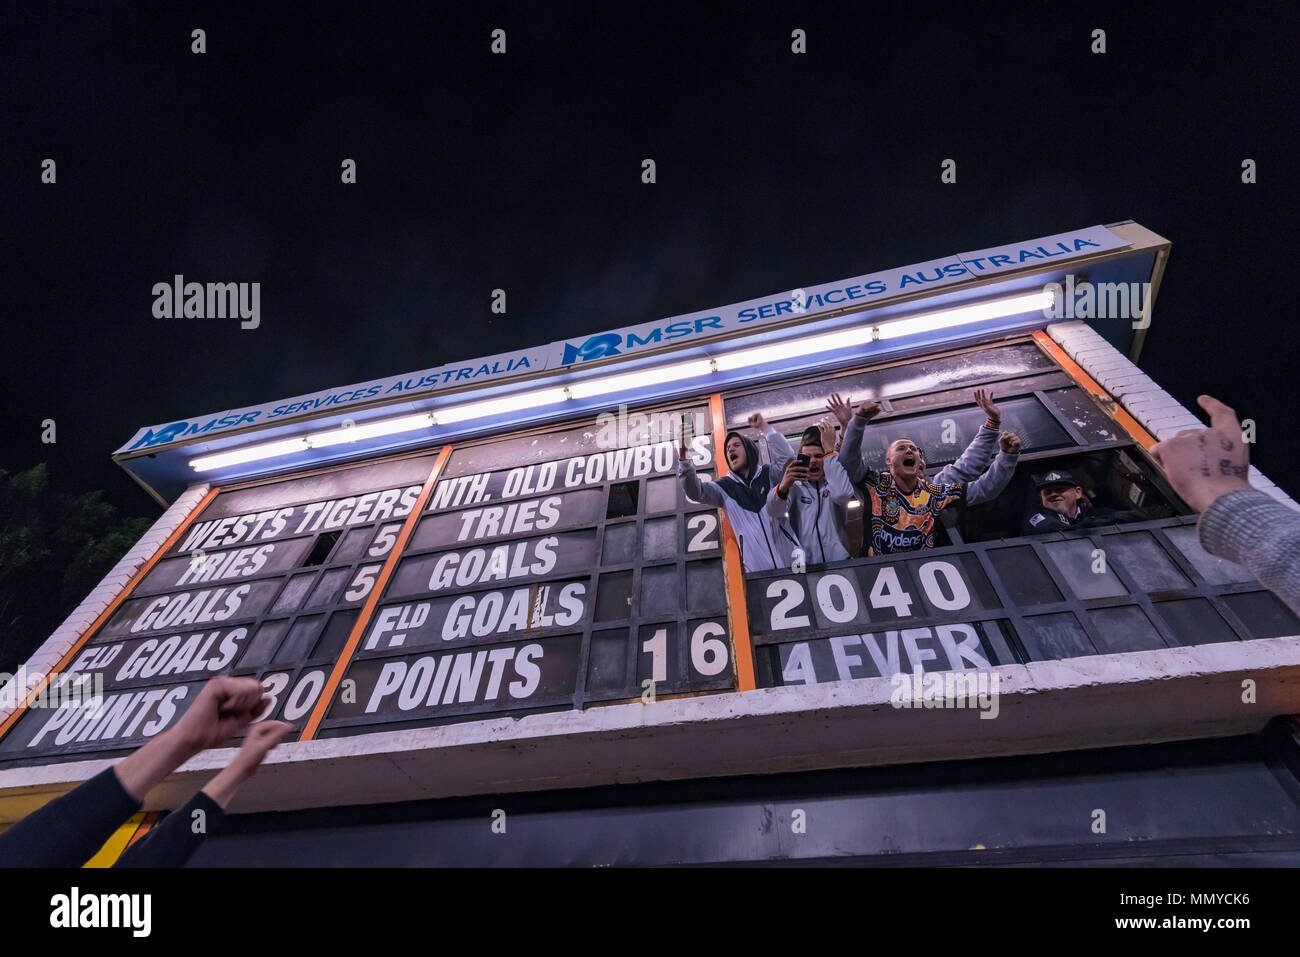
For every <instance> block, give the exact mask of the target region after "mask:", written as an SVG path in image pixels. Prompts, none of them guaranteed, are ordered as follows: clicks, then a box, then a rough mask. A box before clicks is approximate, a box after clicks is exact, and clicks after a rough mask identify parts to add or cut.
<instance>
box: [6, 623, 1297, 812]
mask: <svg viewBox="0 0 1300 957" xmlns="http://www.w3.org/2000/svg"><path fill="white" fill-rule="evenodd" d="M995 671H996V672H997V674H998V676H999V685H1000V696H999V699H998V705H999V716H998V717H997V718H996V719H992V720H989V719H985V718H980V717H979V712H978V711H973V710H969V709H934V710H917V709H896V708H894V707H893V706H892V705H891V704H890V695H891V693H892V691H893V686H892V683H891V682H890V681H889V680H888V679H883V678H863V679H857V680H853V681H840V682H832V683H827V684H820V685H812V686H808V687H804V686H794V687H785V688H767V689H761V690H758V691H749V692H743V693H729V694H718V695H705V696H701V697H697V698H678V699H673V700H668V701H659V702H656V703H654V704H651V705H643V704H641V703H640V702H637V703H635V704H623V705H614V706H609V707H603V708H591V709H589V710H587V711H573V712H556V713H552V714H543V715H530V716H527V717H524V718H520V719H512V718H505V719H496V720H491V721H478V722H468V723H464V724H453V725H443V726H440V727H434V728H421V729H417V730H411V731H390V732H382V733H375V734H368V735H358V736H355V737H348V738H327V739H323V740H318V741H309V742H305V743H296V744H288V745H281V746H280V747H279V748H277V749H276V750H275V751H274V752H273V753H272V754H271V755H270V757H269V758H268V760H267V762H266V764H265V765H264V766H263V767H262V769H261V770H260V771H259V772H258V774H257V776H256V777H254V778H253V779H252V780H251V781H249V782H248V783H247V784H246V785H245V786H244V788H243V790H242V791H241V792H240V794H239V795H238V797H237V798H236V800H235V803H234V804H233V806H232V808H231V811H232V813H248V812H254V811H267V810H291V809H296V808H308V807H322V806H336V805H346V804H373V803H384V802H391V801H409V800H418V799H427V798H441V797H451V796H465V795H475V794H496V793H512V792H521V791H539V790H548V789H555V788H574V787H594V786H598V785H608V784H627V783H633V782H643V781H668V780H680V779H688V778H698V777H720V776H732V775H739V774H758V773H776V772H782V771H800V770H814V769H823V768H840V767H865V766H871V765H891V764H905V763H912V762H918V761H942V760H952V759H963V758H978V757H989V756H996V755H1011V754H1035V753H1047V752H1055V751H1064V750H1073V749H1079V748H1095V747H1110V746H1116V745H1129V744H1144V743H1150V742H1158V741H1175V740H1187V739H1192V738H1200V737H1218V736H1225V735H1233V734H1242V733H1248V732H1254V731H1257V730H1259V729H1260V728H1262V727H1263V726H1264V724H1266V723H1267V722H1268V720H1269V719H1270V718H1272V717H1273V716H1275V715H1283V714H1293V713H1296V712H1298V711H1300V637H1288V638H1268V639H1260V640H1255V641H1245V642H1223V643H1219V644H1210V645H1197V646H1193V647H1188V648H1167V649H1160V650H1157V651H1140V652H1128V653H1125V654H1117V655H1098V656H1091V657H1086V658H1071V659H1068V660H1065V661H1044V662H1033V663H1030V664H1028V665H1004V666H1001V667H998V668H997V669H995ZM1247 679H1250V680H1252V681H1253V682H1254V683H1255V689H1256V690H1255V695H1256V702H1255V703H1253V704H1247V703H1243V701H1242V694H1243V690H1242V686H1243V682H1244V681H1245V680H1247ZM233 755H234V751H233V750H231V749H223V750H219V751H209V752H206V753H205V754H202V755H199V756H198V757H196V758H195V759H193V760H192V761H190V762H188V763H187V764H186V765H184V766H183V767H182V768H181V769H180V770H179V771H177V772H176V773H174V774H173V775H172V776H171V777H170V778H168V780H167V781H165V782H164V783H163V784H161V785H160V786H159V787H157V788H155V789H154V791H153V792H151V793H150V795H149V797H148V800H147V801H146V804H145V807H146V809H148V810H157V809H162V808H173V809H174V808H177V807H180V806H181V805H182V804H184V803H185V802H186V801H187V800H189V798H190V796H191V795H192V794H193V793H194V792H195V791H197V790H198V789H199V788H200V787H202V785H203V784H204V783H205V782H206V781H207V780H208V779H209V778H210V777H211V776H212V775H213V773H215V771H216V769H218V768H220V767H222V766H224V765H225V763H226V762H227V761H229V760H230V758H231V757H232V756H233ZM111 763H112V762H109V761H104V760H96V761H83V762H76V763H65V764H48V765H44V766H41V767H33V768H16V769H12V770H7V771H0V823H7V822H12V821H14V820H17V819H19V818H21V817H22V816H23V815H24V814H26V813H28V812H30V811H31V810H33V809H35V808H36V807H38V806H40V805H41V804H44V803H45V802H46V801H48V800H50V799H51V798H52V797H55V796H57V795H59V794H62V793H65V792H66V791H69V790H71V789H72V788H74V787H76V786H77V785H78V784H80V783H81V782H82V781H85V780H87V779H88V778H90V777H92V776H93V775H94V774H96V773H98V772H99V771H100V770H102V769H103V768H105V767H108V766H109V765H110V764H111Z"/></svg>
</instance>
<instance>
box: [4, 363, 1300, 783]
mask: <svg viewBox="0 0 1300 957" xmlns="http://www.w3.org/2000/svg"><path fill="white" fill-rule="evenodd" d="M980 385H985V386H990V387H991V385H996V387H997V391H998V402H999V404H1000V407H1001V408H1002V410H1003V411H1004V413H1005V416H1004V423H1006V426H1007V427H1008V428H1015V429H1016V430H1017V431H1018V432H1019V434H1020V435H1021V436H1022V438H1023V445H1024V449H1025V451H1024V453H1023V454H1022V459H1021V466H1022V468H1021V471H1022V472H1023V473H1027V472H1028V471H1030V470H1034V469H1038V468H1041V467H1045V466H1047V465H1048V464H1052V463H1056V462H1058V461H1065V462H1069V463H1077V464H1079V465H1083V466H1085V467H1091V468H1092V469H1093V472H1094V474H1095V475H1098V476H1103V477H1104V476H1105V475H1115V474H1118V475H1120V476H1121V477H1122V476H1124V475H1128V474H1130V473H1134V472H1136V471H1139V469H1140V467H1139V466H1138V465H1137V461H1138V460H1137V459H1135V458H1134V457H1133V456H1137V455H1138V452H1137V450H1136V449H1135V448H1134V446H1133V445H1132V442H1131V440H1129V439H1126V438H1123V437H1121V435H1120V433H1119V429H1118V426H1117V425H1116V424H1115V422H1114V421H1113V420H1112V419H1111V418H1110V416H1109V414H1108V413H1107V412H1106V411H1105V410H1104V409H1103V408H1102V407H1100V406H1098V405H1097V403H1095V402H1093V400H1092V399H1091V398H1088V397H1087V396H1086V395H1083V394H1082V393H1081V391H1080V389H1079V387H1078V385H1077V383H1075V382H1074V380H1073V379H1071V377H1070V375H1069V374H1067V372H1066V371H1065V370H1063V369H1062V368H1061V367H1060V366H1058V365H1057V364H1056V362H1055V361H1054V360H1053V359H1052V358H1051V357H1050V356H1049V355H1047V354H1046V353H1044V352H1043V351H1042V350H1041V349H1040V348H1039V347H1038V346H1037V345H1035V344H1034V343H1033V342H1032V341H1018V342H1011V343H997V344H992V345H986V346H977V347H973V348H964V349H959V350H955V351H953V352H952V353H951V354H944V355H927V356H925V357H922V358H920V359H908V360H905V361H899V362H896V363H892V364H886V365H884V366H881V367H878V368H877V367H872V368H867V369H865V370H862V369H853V370H848V371H844V372H842V373H836V374H834V375H829V376H825V377H821V378H817V377H810V378H804V379H798V380H797V381H790V380H786V381H780V382H776V383H773V384H769V385H764V386H761V387H758V388H755V389H749V390H737V391H736V392H734V393H729V394H725V395H724V394H719V395H713V396H709V397H708V398H707V399H706V398H705V397H698V398H687V399H682V400H678V401H676V402H672V403H664V404H662V405H660V406H658V407H650V408H646V409H642V410H637V411H636V412H634V413H632V414H628V412H627V410H626V408H625V407H623V406H619V408H618V414H617V415H612V414H610V413H601V414H600V415H598V416H596V417H595V421H594V422H593V421H590V420H589V421H587V422H583V423H569V424H562V425H554V426H548V427H542V428H537V429H533V430H530V431H517V432H507V433H504V434H497V435H491V436H488V437H485V438H481V439H477V440H473V441H468V442H464V443H457V444H455V445H454V446H446V447H443V448H441V449H427V448H426V449H421V450H417V451H412V452H407V453H405V454H402V455H392V456H386V457H375V458H372V459H368V460H362V461H360V462H354V463H350V464H347V465H342V466H336V467H332V468H320V469H316V470H314V471H301V472H298V473H296V474H289V475H286V476H283V477H279V478H267V479H261V480H258V481H256V482H249V483H246V484H243V485H234V486H229V487H222V488H218V489H216V490H215V491H212V492H209V494H208V496H207V497H206V498H205V499H204V500H203V502H202V503H201V505H200V506H199V508H198V509H197V511H196V513H195V514H193V515H191V516H190V517H188V518H187V520H186V521H185V522H184V523H183V524H182V525H181V527H180V528H179V529H178V530H177V531H176V532H175V533H174V534H173V536H172V537H171V538H170V539H169V544H168V546H167V548H166V550H165V552H164V553H163V554H161V555H159V556H156V557H155V558H154V559H153V560H152V561H151V563H150V564H147V565H146V566H145V568H144V570H143V571H142V572H140V573H139V574H138V575H137V578H136V580H135V581H134V582H133V584H132V585H131V586H130V588H129V590H128V591H127V592H126V593H124V594H122V595H120V596H119V597H118V598H117V600H116V603H115V604H114V605H112V606H111V608H112V611H111V613H110V614H108V615H107V617H106V619H105V620H104V621H102V622H101V623H99V624H98V626H97V628H96V629H95V630H93V631H92V632H90V633H89V634H87V635H86V636H85V638H84V639H83V641H82V642H81V643H80V644H79V645H78V646H76V648H75V650H74V651H73V652H72V653H71V657H70V658H69V659H68V664H67V669H66V673H65V676H64V677H63V678H62V679H61V680H63V682H64V683H66V682H67V681H69V680H70V681H73V682H77V681H80V682H82V683H83V686H84V687H87V688H93V689H94V690H95V691H96V693H98V695H99V698H98V699H94V698H91V701H92V703H93V702H95V701H96V700H97V703H98V705H99V706H98V707H97V708H93V709H92V708H87V707H84V706H79V705H80V702H78V701H77V700H76V699H74V700H73V701H71V702H67V703H63V704H62V705H60V706H56V707H48V706H45V707H33V708H30V709H28V710H25V711H22V712H20V713H19V715H18V717H17V719H16V721H14V722H12V723H11V724H10V727H9V730H8V732H7V733H6V734H4V736H3V737H0V767H3V766H6V765H12V764H20V763H28V764H31V763H44V762H49V761H63V760H73V759H77V758H81V757H86V756H93V755H115V754H120V753H122V752H124V751H127V750H129V749H133V748H135V747H137V746H139V745H140V744H141V743H143V742H144V741H145V740H147V739H148V738H150V737H152V736H154V735H156V734H158V733H159V732H160V731H162V730H163V729H165V728H167V727H168V726H170V725H171V724H172V723H174V722H175V720H176V719H177V717H178V716H179V715H180V714H182V713H183V712H184V710H185V709H186V708H187V707H188V706H189V705H190V704H191V703H192V702H193V700H194V698H195V696H196V694H197V691H198V689H199V688H200V687H201V686H202V684H203V683H204V682H206V681H207V680H208V679H210V678H211V677H213V676H215V675H221V674H232V675H240V676H251V677H254V678H256V679H258V680H259V681H260V682H261V683H262V685H263V687H264V688H265V691H266V695H267V697H268V698H269V700H270V704H269V707H268V708H267V710H266V712H265V714H264V715H263V718H264V719H266V718H276V719H280V720H284V721H288V722H291V723H293V724H295V726H296V727H297V728H298V729H299V730H300V731H301V732H302V733H303V735H304V736H314V737H338V736H344V735H354V734H361V733H367V732H374V731H384V730H397V729H405V728H413V727H421V726H429V725H436V724H444V723H450V722H458V721H472V720H481V719H485V718H495V717H521V716H524V715H528V714H532V713H538V712H546V711H562V710H571V709H583V708H588V707H592V706H596V705H600V704H602V703H614V702H620V701H635V700H638V699H642V700H647V699H649V697H650V696H652V695H653V696H656V697H657V696H675V695H691V694H706V693H714V692H719V691H732V690H736V689H738V688H740V687H746V688H749V687H759V688H764V687H775V686H781V685H793V684H805V685H807V684H816V683H822V682H831V681H846V680H854V679H860V678H882V677H892V676H893V675H896V674H898V673H908V674H915V673H916V672H918V671H922V672H927V673H928V672H960V671H972V670H984V669H988V668H992V667H996V666H999V665H1006V664H1013V663H1025V662H1031V661H1037V660H1053V659H1066V658H1071V657H1079V656H1089V655H1100V654H1113V653H1118V652H1127V651H1139V650H1154V649H1160V648H1170V647H1176V646H1179V645H1187V644H1198V643H1205V642H1215V641H1238V640H1246V639H1252V638H1268V637H1276V636H1280V635H1292V634H1295V633H1296V630H1297V629H1300V621H1297V620H1296V618H1295V616H1294V615H1292V614H1291V613H1290V612H1289V611H1288V610H1287V609H1286V607H1285V606H1284V605H1283V604H1282V603H1281V602H1280V601H1279V600H1278V599H1277V598H1276V597H1275V596H1273V595H1272V594H1271V593H1269V592H1267V591H1266V590H1264V589H1263V588H1262V586H1261V585H1260V584H1259V583H1258V582H1256V581H1253V580H1252V579H1251V577H1250V575H1249V574H1248V573H1247V572H1246V571H1245V570H1244V569H1241V568H1238V567H1237V566H1234V565H1231V564H1229V563H1227V562H1224V561H1222V560H1220V559H1216V558H1214V557H1213V556H1210V555H1207V554H1206V553H1205V552H1204V551H1203V550H1201V548H1200V546H1199V543H1198V540H1197V537H1196V527H1195V522H1196V519H1195V517H1194V516H1190V515H1179V514H1177V513H1176V511H1175V509H1173V508H1169V507H1158V508H1157V509H1155V510H1149V513H1150V514H1151V515H1152V516H1153V517H1152V518H1151V519H1150V520H1148V521H1143V522H1135V523H1132V524H1128V525H1124V526H1116V527H1112V528H1101V529H1089V530H1087V531H1086V532H1085V533H1082V534H1077V533H1072V534H1071V535H1068V536H1063V535H1060V534H1056V535H1045V536H1037V537H1034V538H1020V537H1015V536H1017V534H1018V533H1017V531H1016V529H1017V528H1018V527H1019V520H1020V516H1019V514H1018V512H1017V510H1018V508H1019V506H1020V503H1021V499H1023V498H1024V497H1025V496H1026V495H1028V494H1030V493H1031V492H1032V490H1031V489H1030V488H1029V481H1028V475H1027V474H1021V475H1020V479H1019V480H1020V481H1021V490H1020V492H1019V493H1014V492H1010V491H1009V492H1008V493H1006V494H1004V496H1002V498H1001V499H1000V500H999V501H998V502H997V503H995V504H993V505H990V506H987V507H985V508H994V507H996V508H1000V509H1001V510H1002V513H1001V516H1000V517H999V518H997V521H991V520H990V519H989V515H988V514H987V513H986V514H985V515H984V517H983V519H980V518H979V516H976V519H977V521H976V522H975V523H974V524H973V525H972V526H971V529H973V530H974V534H971V535H969V536H968V538H969V540H964V539H963V537H962V536H961V535H954V536H953V538H952V540H953V542H954V544H951V545H947V546H945V547H940V548H934V549H927V550H925V551H924V552H916V553H909V554H905V555H885V556H877V557H868V558H860V559H854V560H849V561H843V562H837V563H832V564H829V565H821V566H812V567H804V566H802V565H801V566H800V568H799V570H795V569H793V568H791V569H776V570H772V571H764V572H756V573H750V574H742V571H741V568H740V564H739V561H738V554H737V552H736V549H735V545H734V543H731V542H729V541H728V539H727V535H728V532H727V530H726V527H725V525H724V522H723V519H722V514H721V512H720V511H719V510H718V509H716V508H714V507H711V506H707V505H702V504H699V503H694V502H691V501H688V500H687V499H686V497H685V493H684V491H683V488H682V483H681V481H680V479H679V478H678V475H677V471H678V459H679V451H678V450H679V443H680V441H681V437H682V436H683V435H685V436H687V437H688V440H687V441H688V454H689V455H690V457H691V460H692V462H693V464H694V466H695V468H696V471H697V474H698V475H699V476H700V478H701V479H702V480H703V481H711V480H712V479H713V478H715V477H716V475H717V473H718V462H717V461H716V455H717V449H716V448H715V444H714V443H715V438H714V436H720V435H721V434H722V430H723V429H725V428H727V427H729V426H730V427H744V423H745V422H746V421H747V419H748V416H749V415H750V414H751V413H752V412H764V413H765V414H771V416H772V418H773V419H774V420H775V421H776V422H777V424H778V426H779V427H780V430H781V431H783V432H784V433H785V434H786V435H787V437H788V436H791V435H794V436H797V435H798V434H799V433H800V432H801V431H802V429H803V427H804V426H805V425H806V424H807V423H808V422H809V421H811V420H812V419H813V418H814V417H816V416H817V415H819V414H821V413H820V410H821V407H822V406H823V405H824V402H825V396H826V395H827V394H829V393H830V392H832V391H839V392H842V393H844V394H849V395H868V394H870V395H879V396H881V397H882V400H883V401H885V402H887V403H888V404H889V406H890V412H889V415H888V419H887V421H886V422H884V423H883V424H880V425H878V426H876V425H873V426H872V432H871V436H870V438H871V441H872V442H873V443H874V446H873V448H874V447H878V450H883V448H884V447H885V444H887V443H886V442H885V440H886V439H888V438H889V437H890V436H891V435H896V434H902V433H901V431H900V430H906V433H907V434H909V435H917V436H921V437H922V438H921V440H922V441H924V442H925V443H926V445H927V447H928V448H930V449H932V450H933V452H934V455H935V458H936V459H943V458H944V457H945V456H946V457H947V459H949V460H951V459H953V458H955V457H956V455H957V453H958V452H960V450H961V448H963V447H964V446H965V443H966V442H967V441H968V440H969V437H970V436H969V434H965V433H973V430H974V429H975V428H977V427H978V423H977V422H976V421H975V420H976V419H978V418H980V417H981V416H982V413H977V412H976V411H974V408H975V407H974V405H973V400H972V398H971V394H972V390H973V389H974V388H975V387H977V386H980ZM963 429H965V433H963ZM949 431H950V432H951V433H952V435H951V436H950V437H948V438H945V437H944V435H945V433H946V432H949ZM761 445H762V443H761V442H760V446H761ZM1062 456H1065V457H1066V458H1064V459H1062V458H1061V457H1062ZM1026 459H1029V460H1030V461H1029V462H1028V464H1027V467H1026ZM1063 467H1068V466H1063ZM1107 470H1108V471H1107ZM1085 471H1086V469H1085ZM1098 484H1100V481H1099V482H1098ZM1125 488H1129V489H1130V490H1131V488H1132V487H1131V486H1129V485H1128V484H1127V483H1125ZM858 515H859V516H860V512H859V513H858ZM981 522H982V524H981ZM997 522H1001V523H1002V524H1001V526H1000V527H1001V529H1002V531H1001V532H999V531H998V528H999V526H998V524H997ZM981 529H982V530H984V534H980V531H981ZM990 530H991V531H992V534H989V533H988V532H989V531H990ZM968 531H969V529H968ZM738 650H739V651H741V652H743V654H739V655H738V653H737V652H738ZM738 659H739V660H740V661H741V662H743V664H742V665H740V666H738ZM751 665H752V670H751ZM742 679H743V680H742Z"/></svg>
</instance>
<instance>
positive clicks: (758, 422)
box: [749, 412, 767, 434]
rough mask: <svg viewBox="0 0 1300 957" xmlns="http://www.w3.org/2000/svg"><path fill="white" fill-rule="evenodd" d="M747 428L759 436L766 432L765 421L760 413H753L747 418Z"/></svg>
mask: <svg viewBox="0 0 1300 957" xmlns="http://www.w3.org/2000/svg"><path fill="white" fill-rule="evenodd" d="M749 427H750V428H751V429H753V430H754V431H756V432H758V433H760V434H761V433H763V432H766V431H767V419H765V418H763V413H762V412H755V413H754V414H753V415H751V416H750V417H749Z"/></svg>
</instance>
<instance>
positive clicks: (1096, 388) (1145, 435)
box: [1034, 332, 1156, 449]
mask: <svg viewBox="0 0 1300 957" xmlns="http://www.w3.org/2000/svg"><path fill="white" fill-rule="evenodd" d="M1034 340H1035V341H1036V342H1037V343H1038V344H1039V345H1040V346H1041V347H1042V349H1043V351H1044V352H1046V353H1047V354H1048V355H1049V356H1051V357H1052V358H1053V359H1055V360H1056V361H1057V362H1059V363H1060V364H1061V368H1063V369H1064V370H1065V371H1066V372H1068V373H1069V374H1070V377H1071V378H1072V379H1074V381H1075V382H1077V383H1079V385H1080V386H1082V387H1083V388H1084V389H1085V390H1086V391H1088V392H1090V393H1092V394H1093V395H1095V396H1097V398H1099V399H1102V400H1104V401H1105V402H1106V403H1107V410H1108V411H1110V414H1111V417H1112V418H1114V420H1115V421H1116V422H1118V423H1119V425H1120V427H1121V428H1122V429H1123V430H1124V431H1125V432H1127V433H1128V434H1129V437H1130V438H1132V439H1133V441H1134V442H1137V443H1138V444H1139V445H1141V446H1142V447H1143V448H1144V449H1150V448H1151V446H1153V445H1155V444H1156V440H1155V437H1154V436H1153V435H1152V434H1151V433H1150V432H1148V431H1147V430H1146V429H1144V428H1142V426H1141V425H1139V424H1138V420H1137V419H1135V418H1133V416H1131V415H1129V413H1128V412H1127V411H1125V410H1124V409H1123V408H1122V407H1121V406H1120V405H1119V403H1118V402H1116V401H1115V398H1114V397H1113V396H1112V395H1111V394H1110V393H1109V392H1107V391H1106V390H1105V389H1103V388H1102V387H1101V386H1100V385H1098V384H1097V381H1096V380H1095V379H1093V377H1092V376H1090V375H1088V373H1086V372H1084V371H1083V367H1082V366H1080V365H1079V364H1078V363H1077V362H1075V361H1074V360H1073V359H1071V358H1070V357H1069V356H1067V355H1066V354H1065V350H1064V349H1062V348H1061V347H1060V346H1058V345H1057V344H1056V342H1055V340H1053V339H1052V337H1051V336H1049V335H1048V334H1047V333H1045V332H1035V333H1034ZM1112 405H1113V406H1114V409H1113V410H1111V409H1110V406H1112Z"/></svg>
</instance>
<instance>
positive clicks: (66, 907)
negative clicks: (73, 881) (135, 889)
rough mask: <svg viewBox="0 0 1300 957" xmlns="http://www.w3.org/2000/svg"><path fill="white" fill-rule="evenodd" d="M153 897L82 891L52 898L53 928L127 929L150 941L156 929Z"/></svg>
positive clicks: (51, 921)
mask: <svg viewBox="0 0 1300 957" xmlns="http://www.w3.org/2000/svg"><path fill="white" fill-rule="evenodd" d="M152 912H153V895H151V894H82V893H81V890H80V888H76V887H74V888H72V890H71V892H70V893H67V894H55V895H54V896H53V897H51V898H50V926H51V927H71V928H76V927H125V928H129V929H130V930H131V936H132V937H148V936H149V932H150V930H151V929H152V927H153V921H152V917H151V915H152Z"/></svg>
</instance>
